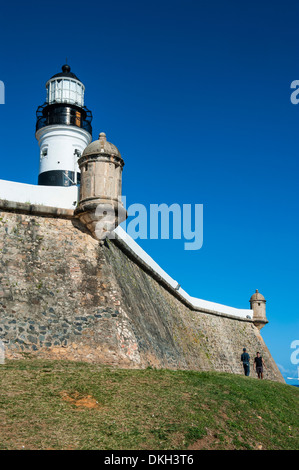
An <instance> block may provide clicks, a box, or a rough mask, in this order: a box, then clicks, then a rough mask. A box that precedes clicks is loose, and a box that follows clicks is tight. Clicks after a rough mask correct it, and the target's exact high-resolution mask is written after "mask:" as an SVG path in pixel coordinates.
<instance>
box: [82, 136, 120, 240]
mask: <svg viewBox="0 0 299 470" xmlns="http://www.w3.org/2000/svg"><path fill="white" fill-rule="evenodd" d="M78 163H79V167H80V170H81V184H80V196H79V203H78V206H77V208H76V210H75V215H76V216H77V217H78V218H79V219H80V221H81V222H82V223H83V224H84V225H85V226H86V227H87V228H88V230H89V231H90V233H91V234H92V236H93V237H94V238H97V239H99V240H102V239H104V238H106V237H107V236H109V234H110V232H112V231H113V230H114V229H115V228H116V227H117V226H118V225H119V224H120V223H121V222H123V221H124V220H126V218H127V213H126V210H125V209H124V207H123V204H122V200H121V192H122V170H123V166H124V161H123V159H122V157H121V155H120V152H119V150H118V148H117V147H115V145H113V144H111V143H110V142H108V141H107V139H106V134H105V133H104V132H101V133H100V135H99V139H98V140H96V141H94V142H92V143H91V144H89V145H88V146H87V147H86V149H85V150H84V152H83V154H82V156H81V157H80V158H79V161H78Z"/></svg>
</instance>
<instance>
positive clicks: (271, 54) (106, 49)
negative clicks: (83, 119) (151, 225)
mask: <svg viewBox="0 0 299 470" xmlns="http://www.w3.org/2000/svg"><path fill="white" fill-rule="evenodd" d="M296 3H297V5H296ZM298 10H299V8H298V2H296V1H295V0H289V1H288V2H282V1H273V0H264V1H263V2H260V1H257V0H254V1H251V2H240V1H239V0H238V1H237V0H232V1H229V2H224V1H222V0H221V1H220V0H216V1H211V0H207V1H201V0H197V1H190V0H183V1H181V0H180V1H178V0H172V1H165V0H164V1H163V0H160V1H159V2H158V1H156V0H151V1H150V2H149V1H143V2H140V1H138V2H137V1H130V0H128V1H126V2H125V1H121V0H117V1H113V0H112V1H109V2H107V1H105V2H102V1H97V2H90V1H88V0H87V1H85V2H79V1H76V0H74V1H72V2H70V1H67V0H66V1H64V2H60V1H56V0H52V1H51V2H47V3H45V2H36V1H32V2H29V3H28V2H20V1H13V2H6V4H5V5H2V7H1V29H0V39H1V42H0V44H1V47H0V80H2V81H4V83H5V86H6V104H5V105H1V106H0V120H1V126H0V152H1V162H2V165H1V172H0V179H7V180H14V181H20V182H26V183H33V184H36V183H37V174H38V161H39V150H38V144H37V141H36V140H35V111H36V108H37V107H38V106H39V105H40V104H42V103H43V102H44V100H45V82H46V81H47V79H48V78H50V77H51V76H52V75H53V74H55V73H57V72H59V71H60V69H61V66H62V65H63V63H64V62H65V58H66V57H67V58H68V63H69V64H70V65H71V67H72V71H73V72H74V73H76V74H77V76H78V77H79V78H80V79H81V80H82V81H83V83H84V84H85V86H86V105H87V106H88V107H89V108H90V109H91V110H92V112H93V115H94V119H93V129H94V135H93V137H94V138H97V137H98V133H99V132H101V131H104V132H106V134H107V139H108V140H109V141H111V142H113V143H114V144H115V145H116V146H117V147H118V148H119V149H120V152H121V154H122V156H123V158H124V160H125V167H124V172H123V194H124V195H125V196H126V197H127V202H128V204H132V203H135V202H138V203H142V204H145V205H146V206H147V207H149V204H152V203H158V204H160V203H166V204H169V205H170V204H172V203H179V204H196V203H197V204H200V203H202V204H203V205H204V243H203V247H202V248H201V249H200V250H199V251H185V250H184V249H183V241H178V240H170V241H166V240H157V241H153V240H141V241H139V244H140V245H141V246H142V247H143V248H144V249H145V250H146V251H147V252H148V253H149V254H150V255H151V256H152V257H153V258H154V259H155V261H157V262H158V263H159V264H160V265H161V266H162V268H163V269H165V270H166V271H167V272H168V273H169V274H170V275H171V276H172V277H173V278H174V279H176V280H177V281H178V282H179V283H180V284H181V286H182V287H183V288H184V289H185V290H186V291H187V292H188V293H189V294H190V295H192V296H196V297H200V298H203V299H205V300H211V301H214V302H219V303H223V304H226V305H232V306H235V307H239V308H248V307H249V303H248V301H249V298H250V296H251V295H252V294H253V293H254V291H255V289H259V291H260V292H261V293H262V294H263V295H264V296H265V297H266V299H267V316H268V319H269V324H268V325H267V326H266V327H265V328H264V329H263V330H262V336H263V338H264V339H265V342H266V344H267V346H268V347H269V349H270V351H271V353H272V355H273V357H274V359H275V360H276V362H277V363H278V364H280V365H281V366H282V367H283V368H284V369H285V370H286V371H288V372H285V376H292V375H293V376H295V374H296V370H297V366H295V365H292V364H291V362H290V355H291V352H292V350H291V349H290V344H291V342H292V341H293V340H296V339H299V328H298V327H299V324H298V294H299V292H298V291H299V289H298V285H299V283H298V281H299V275H298V261H299V259H298V258H299V256H298V235H299V234H298V227H299V224H298V202H299V201H298V136H299V125H298V123H299V105H297V106H294V105H292V104H291V102H290V94H291V89H290V84H291V82H292V81H293V80H299V54H298V52H299V47H298V46H299V44H298V42H299V41H298V13H299V11H298ZM253 353H254V352H253ZM290 383H296V382H295V381H292V382H290Z"/></svg>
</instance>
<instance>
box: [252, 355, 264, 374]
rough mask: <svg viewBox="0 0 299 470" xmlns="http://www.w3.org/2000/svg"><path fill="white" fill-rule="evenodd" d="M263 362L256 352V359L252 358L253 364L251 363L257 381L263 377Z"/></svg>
mask: <svg viewBox="0 0 299 470" xmlns="http://www.w3.org/2000/svg"><path fill="white" fill-rule="evenodd" d="M263 366H265V362H264V359H263V358H262V356H260V353H259V352H258V351H257V353H256V357H255V358H254V363H253V370H254V369H256V373H257V376H258V378H259V379H263V377H264V368H263Z"/></svg>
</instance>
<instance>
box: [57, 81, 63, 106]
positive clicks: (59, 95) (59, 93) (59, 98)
mask: <svg viewBox="0 0 299 470" xmlns="http://www.w3.org/2000/svg"><path fill="white" fill-rule="evenodd" d="M61 100H62V80H57V82H56V95H55V101H57V102H58V103H61Z"/></svg>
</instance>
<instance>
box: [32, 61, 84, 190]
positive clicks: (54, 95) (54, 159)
mask: <svg viewBox="0 0 299 470" xmlns="http://www.w3.org/2000/svg"><path fill="white" fill-rule="evenodd" d="M46 89H47V98H46V102H45V103H44V104H43V105H42V106H39V108H38V109H37V112H36V117H37V121H36V134H35V135H36V138H37V140H38V143H39V147H40V165H39V176H38V184H39V185H45V186H64V187H66V186H72V185H78V184H79V183H80V170H79V166H78V159H79V158H80V156H81V155H82V153H83V150H84V149H85V147H86V146H87V145H88V144H89V143H90V142H91V139H92V128H91V120H92V114H91V111H89V110H88V109H87V108H86V107H85V106H84V91H85V87H84V85H83V83H82V82H81V81H80V80H79V79H78V78H77V77H76V75H75V74H73V73H72V72H71V68H70V66H69V65H64V66H63V67H62V72H60V73H57V74H56V75H54V76H53V77H52V78H50V80H48V82H47V83H46Z"/></svg>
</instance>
